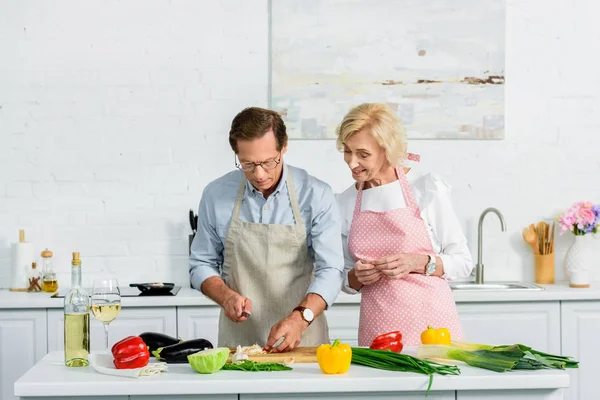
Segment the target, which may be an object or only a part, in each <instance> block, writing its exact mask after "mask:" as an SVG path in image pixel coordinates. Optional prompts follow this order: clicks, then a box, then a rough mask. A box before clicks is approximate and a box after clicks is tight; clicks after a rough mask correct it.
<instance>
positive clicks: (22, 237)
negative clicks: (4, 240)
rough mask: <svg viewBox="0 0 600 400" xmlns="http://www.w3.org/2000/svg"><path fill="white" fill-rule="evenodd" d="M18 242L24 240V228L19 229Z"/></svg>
mask: <svg viewBox="0 0 600 400" xmlns="http://www.w3.org/2000/svg"><path fill="white" fill-rule="evenodd" d="M19 242H20V243H24V242H25V230H24V229H20V230H19Z"/></svg>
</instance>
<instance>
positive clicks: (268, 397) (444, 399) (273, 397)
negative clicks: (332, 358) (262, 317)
mask: <svg viewBox="0 0 600 400" xmlns="http://www.w3.org/2000/svg"><path fill="white" fill-rule="evenodd" d="M424 398H425V394H424V392H423V393H400V392H397V393H379V392H375V393H373V392H369V393H322V394H320V393H291V394H287V393H286V394H277V393H274V394H241V395H240V400H263V399H265V400H292V399H293V400H296V399H311V400H337V399H339V400H362V399H390V400H391V399H402V400H423V399H424ZM427 398H428V399H431V400H455V398H456V395H455V394H454V391H448V392H431V393H429V396H428V397H427Z"/></svg>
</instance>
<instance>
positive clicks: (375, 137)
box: [337, 104, 473, 346]
mask: <svg viewBox="0 0 600 400" xmlns="http://www.w3.org/2000/svg"><path fill="white" fill-rule="evenodd" d="M337 133H338V138H337V145H338V148H339V149H340V150H341V151H343V152H344V161H345V162H346V164H348V167H349V168H350V171H351V173H352V177H353V178H354V180H355V181H356V182H355V184H353V185H352V186H351V187H349V188H348V189H347V190H346V191H344V192H343V193H341V194H340V195H339V196H338V199H337V200H338V204H339V206H340V212H341V213H342V239H343V245H344V253H345V254H344V255H345V285H344V288H343V290H344V291H345V292H347V293H358V292H359V291H360V293H361V306H360V323H359V333H358V342H359V345H360V346H369V345H370V344H371V342H372V340H373V339H374V338H375V337H376V336H377V335H380V334H383V333H386V332H390V331H395V330H400V331H401V332H402V335H403V343H404V345H409V346H415V345H418V344H420V342H421V340H420V333H421V332H422V331H423V330H425V329H426V328H427V326H428V325H431V326H434V327H446V328H448V329H450V332H451V334H452V337H454V338H462V336H463V332H462V327H461V324H460V320H459V318H458V314H457V311H456V304H455V303H454V300H453V298H452V293H451V290H450V287H449V285H448V283H447V279H456V278H461V277H466V276H468V275H469V274H470V273H471V271H472V269H473V263H472V257H471V253H470V251H469V249H468V247H467V241H466V238H465V236H464V234H463V232H462V229H461V227H460V224H459V221H458V219H457V217H456V214H455V212H454V210H453V207H452V203H451V201H450V194H449V187H448V185H447V184H446V183H444V181H443V180H442V179H440V178H439V177H438V176H436V175H432V174H426V173H424V172H423V171H420V170H419V168H418V166H417V164H416V162H418V161H419V156H417V155H414V154H408V153H407V151H406V133H405V130H404V128H403V126H402V124H401V122H400V120H399V119H398V117H397V116H396V115H395V114H394V112H393V111H392V110H391V109H390V108H389V107H388V106H386V105H385V104H361V105H359V106H357V107H355V108H353V109H352V110H350V112H349V113H348V114H347V115H346V116H345V117H344V119H343V121H342V123H341V124H340V126H339V128H338V132H337Z"/></svg>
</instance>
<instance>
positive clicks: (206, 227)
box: [189, 186, 223, 290]
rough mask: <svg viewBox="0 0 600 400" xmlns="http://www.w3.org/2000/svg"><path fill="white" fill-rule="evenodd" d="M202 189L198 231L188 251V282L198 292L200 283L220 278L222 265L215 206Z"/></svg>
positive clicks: (221, 250) (221, 247)
mask: <svg viewBox="0 0 600 400" xmlns="http://www.w3.org/2000/svg"><path fill="white" fill-rule="evenodd" d="M209 188H210V186H208V187H207V188H205V189H204V192H203V193H202V199H201V200H200V206H199V207H198V230H197V231H196V236H195V237H194V241H193V242H192V246H191V251H190V261H189V267H190V282H191V285H192V287H193V288H195V289H198V290H200V287H201V286H202V283H203V282H204V281H205V280H206V279H208V278H210V277H212V276H221V274H220V267H221V265H222V264H223V243H222V242H221V238H220V237H219V235H218V233H217V230H216V228H215V226H216V223H215V219H216V218H215V204H214V201H212V200H211V197H210V195H209Z"/></svg>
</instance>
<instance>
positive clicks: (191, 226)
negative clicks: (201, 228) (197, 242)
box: [190, 210, 196, 233]
mask: <svg viewBox="0 0 600 400" xmlns="http://www.w3.org/2000/svg"><path fill="white" fill-rule="evenodd" d="M190 228H192V233H196V217H194V211H193V210H190Z"/></svg>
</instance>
